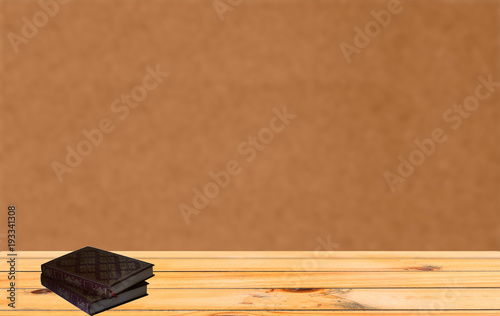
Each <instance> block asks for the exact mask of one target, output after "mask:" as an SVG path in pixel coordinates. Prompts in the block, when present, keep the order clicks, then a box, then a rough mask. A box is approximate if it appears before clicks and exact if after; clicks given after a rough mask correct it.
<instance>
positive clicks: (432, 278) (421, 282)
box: [0, 272, 500, 289]
mask: <svg viewBox="0 0 500 316" xmlns="http://www.w3.org/2000/svg"><path fill="white" fill-rule="evenodd" d="M16 277H17V280H16V281H17V283H16V284H17V287H18V288H19V289H21V288H22V289H34V288H39V287H40V286H41V285H40V272H19V273H17V275H16ZM148 282H149V288H178V289H182V288H200V289H202V288H336V287H338V288H399V287H404V288H412V287H421V288H424V287H427V288H428V287H485V288H486V287H491V288H495V287H500V272H468V273H460V272H440V273H435V272H419V273H418V274H417V273H415V272H386V273H379V272H289V273H280V272H156V274H155V276H154V277H153V278H151V279H149V280H148ZM7 284H9V281H8V280H7V274H6V273H0V285H1V287H2V288H6V285H7Z"/></svg>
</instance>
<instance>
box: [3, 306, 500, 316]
mask: <svg viewBox="0 0 500 316" xmlns="http://www.w3.org/2000/svg"><path fill="white" fill-rule="evenodd" d="M0 312H1V315H2V316H20V315H22V316H82V315H83V314H82V312H81V311H80V310H58V311H56V310H46V311H24V310H23V311H17V312H13V311H3V310H0ZM109 312H112V314H110V315H130V316H137V315H140V316H285V315H292V316H316V315H340V316H342V315H343V316H386V315H387V316H417V315H418V316H424V315H425V316H455V315H460V316H498V315H499V314H500V313H499V312H496V311H425V312H422V311H362V312H358V311H318V310H316V311H290V310H288V311H283V310H282V311H265V310H256V311H229V310H217V311H191V310H183V311H179V310H177V311H167V310H158V311H150V310H149V311H148V310H140V311H139V310H123V309H120V308H116V309H112V310H110V311H109ZM109 312H107V313H109ZM103 315H104V314H103ZM106 315H107V314H106Z"/></svg>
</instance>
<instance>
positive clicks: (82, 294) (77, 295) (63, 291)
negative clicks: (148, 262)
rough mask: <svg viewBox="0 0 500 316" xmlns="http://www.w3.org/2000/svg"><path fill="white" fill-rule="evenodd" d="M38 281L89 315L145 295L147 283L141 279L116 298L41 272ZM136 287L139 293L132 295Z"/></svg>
mask: <svg viewBox="0 0 500 316" xmlns="http://www.w3.org/2000/svg"><path fill="white" fill-rule="evenodd" d="M40 281H41V283H42V285H43V286H45V287H46V288H48V289H49V290H51V291H52V292H54V293H55V294H57V295H59V296H60V297H62V298H64V299H65V300H66V301H68V302H70V303H71V304H73V305H75V306H76V307H78V308H79V309H81V310H82V311H84V312H85V313H87V314H90V315H93V314H95V313H98V312H100V311H102V310H106V309H109V308H112V307H115V306H118V305H121V304H123V303H126V302H128V301H130V300H133V299H137V298H139V297H142V296H145V295H147V294H146V290H145V289H146V287H147V285H148V283H147V282H145V281H142V282H139V283H137V284H135V285H134V286H132V287H131V288H129V289H128V290H127V291H124V292H123V293H121V294H120V295H119V296H118V297H116V298H115V297H112V298H103V297H101V296H99V295H97V294H95V293H89V292H86V291H83V290H81V289H78V288H76V287H73V286H71V285H68V284H64V283H62V282H58V281H56V280H54V279H52V278H49V277H47V276H45V275H43V274H41V275H40ZM140 287H144V288H143V289H142V291H141V289H139V288H140ZM137 289H139V291H137V292H138V293H139V294H135V295H134V293H133V292H134V290H137ZM122 296H123V297H122ZM98 305H100V306H98Z"/></svg>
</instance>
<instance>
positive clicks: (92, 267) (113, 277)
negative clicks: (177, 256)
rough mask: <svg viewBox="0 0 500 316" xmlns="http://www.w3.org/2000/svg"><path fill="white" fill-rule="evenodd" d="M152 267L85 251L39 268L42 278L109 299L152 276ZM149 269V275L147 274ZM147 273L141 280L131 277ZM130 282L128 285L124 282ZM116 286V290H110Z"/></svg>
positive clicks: (67, 255)
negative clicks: (43, 276) (48, 278)
mask: <svg viewBox="0 0 500 316" xmlns="http://www.w3.org/2000/svg"><path fill="white" fill-rule="evenodd" d="M153 266H154V265H153V264H151V263H148V262H144V261H141V260H137V259H133V258H130V257H126V256H122V255H118V254H115V253H112V252H109V251H105V250H101V249H97V248H94V247H85V248H82V249H79V250H76V251H74V252H71V253H69V254H66V255H64V256H61V257H59V258H56V259H53V260H51V261H49V262H46V263H44V264H42V274H43V275H45V276H47V277H50V278H53V279H54V280H56V281H60V282H63V283H65V284H69V285H71V286H73V287H75V288H78V289H82V290H84V291H88V292H91V293H96V294H97V295H99V296H100V297H105V298H109V297H112V296H113V295H116V294H117V293H119V292H121V291H123V290H125V289H127V288H129V287H131V286H133V285H134V284H136V283H137V282H140V281H143V280H145V279H147V278H149V277H151V276H152V267H153ZM148 269H151V273H147V271H146V270H148ZM142 272H146V274H145V275H144V277H143V278H141V279H136V278H133V277H134V276H136V275H138V274H139V273H142ZM128 279H130V280H133V281H131V282H129V283H127V282H126V281H127V280H128ZM118 284H119V289H115V291H113V290H112V287H113V286H116V285H118Z"/></svg>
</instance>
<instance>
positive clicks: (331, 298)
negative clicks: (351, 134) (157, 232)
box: [0, 288, 500, 311]
mask: <svg viewBox="0 0 500 316" xmlns="http://www.w3.org/2000/svg"><path fill="white" fill-rule="evenodd" d="M148 293H149V296H147V297H144V298H141V299H139V300H136V301H133V302H130V303H128V304H125V305H122V306H121V307H120V309H121V310H142V309H145V310H235V311H236V310H311V311H312V310H377V309H380V310H453V309H458V310H464V309H470V310H474V309H480V310H488V309H500V289H411V290H408V289H301V290H298V291H295V290H291V289H149V290H148ZM16 304H17V307H16V308H17V310H19V311H22V310H30V309H33V307H34V306H36V308H37V309H40V310H51V309H58V308H60V309H65V310H66V309H68V310H73V306H72V305H71V304H70V303H68V302H66V301H64V300H63V299H62V298H60V297H58V296H57V295H56V294H54V293H52V292H50V291H47V290H45V289H41V288H40V289H37V290H21V291H18V292H17V303H16ZM0 306H2V307H3V306H7V298H6V296H1V297H0Z"/></svg>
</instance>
